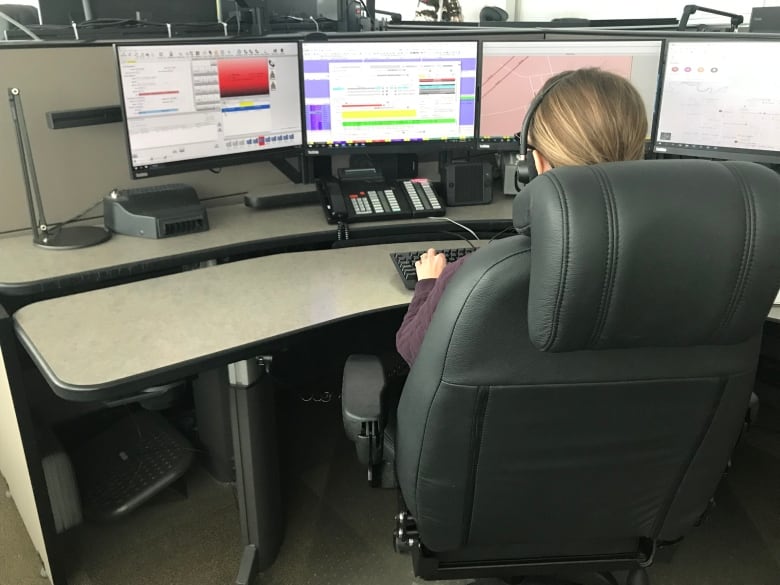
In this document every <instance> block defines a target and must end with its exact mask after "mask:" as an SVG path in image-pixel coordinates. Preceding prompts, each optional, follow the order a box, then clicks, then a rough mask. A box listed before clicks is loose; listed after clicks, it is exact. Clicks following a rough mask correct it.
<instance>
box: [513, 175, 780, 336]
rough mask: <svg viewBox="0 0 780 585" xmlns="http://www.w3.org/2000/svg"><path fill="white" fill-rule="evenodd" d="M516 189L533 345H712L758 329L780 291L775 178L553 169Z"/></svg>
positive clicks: (779, 179) (778, 184) (779, 182)
mask: <svg viewBox="0 0 780 585" xmlns="http://www.w3.org/2000/svg"><path fill="white" fill-rule="evenodd" d="M524 191H526V193H525V194H524V195H525V196H526V197H529V198H530V210H531V212H530V216H531V225H532V226H533V234H532V241H531V248H532V250H531V280H530V288H529V301H528V326H529V334H530V336H531V340H532V342H533V343H534V345H535V346H536V347H537V348H539V349H541V350H544V351H573V350H580V349H607V348H628V347H664V346H672V347H678V346H690V345H713V344H716V345H721V344H731V343H738V342H740V341H744V340H746V339H747V338H748V337H751V336H753V335H755V334H757V333H758V332H759V331H760V329H761V327H762V324H763V322H764V320H765V319H766V315H767V313H768V311H769V308H770V307H771V305H772V300H773V299H774V297H775V296H776V294H777V291H778V287H780V176H778V175H777V174H776V173H774V172H773V171H771V170H770V169H768V168H766V167H763V166H761V165H758V164H755V163H747V162H713V161H702V160H661V161H631V162H619V163H607V164H601V165H593V166H586V167H566V168H558V169H554V170H552V171H550V172H547V173H544V174H543V175H541V176H539V177H538V178H537V179H535V180H534V181H532V182H531V183H530V184H529V185H528V186H527V187H526V188H525V190H524ZM520 208H521V209H522V206H520ZM519 219H520V218H515V223H516V224H517V223H518V220H519Z"/></svg>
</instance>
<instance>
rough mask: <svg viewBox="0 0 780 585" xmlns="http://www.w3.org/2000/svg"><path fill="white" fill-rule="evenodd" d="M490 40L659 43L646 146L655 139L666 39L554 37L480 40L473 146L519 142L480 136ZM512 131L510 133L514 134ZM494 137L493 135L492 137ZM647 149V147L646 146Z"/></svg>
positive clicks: (499, 147)
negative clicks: (485, 68)
mask: <svg viewBox="0 0 780 585" xmlns="http://www.w3.org/2000/svg"><path fill="white" fill-rule="evenodd" d="M491 42H500V43H516V44H521V43H522V44H528V43H548V44H549V43H551V42H553V43H571V44H572V45H573V44H575V43H576V44H577V45H581V44H583V43H588V44H601V45H604V44H618V43H626V42H630V43H637V42H641V43H647V44H648V45H649V44H651V43H656V44H658V45H659V49H660V51H659V57H658V70H657V71H656V86H655V93H654V94H653V104H652V107H653V113H652V116H651V117H650V122H649V124H648V127H647V135H648V139H647V140H646V141H645V145H646V147H649V146H650V145H652V144H653V143H654V140H655V128H656V124H657V122H658V108H659V96H660V93H661V75H662V73H663V70H664V62H665V58H666V39H647V38H644V37H637V38H635V39H633V38H632V39H628V38H620V39H577V40H564V39H555V40H553V41H550V40H547V39H538V40H537V39H528V40H512V41H503V40H502V41H485V40H483V41H481V42H480V58H479V64H478V73H477V74H478V76H479V79H478V85H477V101H478V104H479V107H478V111H477V119H476V130H477V140H476V144H475V147H476V149H477V150H479V151H483V152H486V151H487V152H516V151H517V149H518V147H519V144H518V143H517V141H516V140H514V138H510V139H509V140H500V141H499V140H485V139H484V138H485V137H483V136H482V69H483V66H484V63H483V59H484V46H485V43H491ZM522 124H523V120H519V121H518V124H517V129H516V130H515V131H514V132H517V131H519V130H520V127H521V126H522ZM514 132H513V133H512V134H514ZM493 138H495V137H493ZM646 150H647V148H646Z"/></svg>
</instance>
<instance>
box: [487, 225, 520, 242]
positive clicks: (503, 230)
mask: <svg viewBox="0 0 780 585" xmlns="http://www.w3.org/2000/svg"><path fill="white" fill-rule="evenodd" d="M514 229H515V226H513V225H510V226H507V227H505V228H504V229H502V230H501V231H500V232H498V233H497V234H496V235H495V236H493V237H492V238H490V240H489V241H490V242H492V241H493V240H497V239H498V238H500V237H501V235H502V234H505V233H506V232H508V231H512V230H514Z"/></svg>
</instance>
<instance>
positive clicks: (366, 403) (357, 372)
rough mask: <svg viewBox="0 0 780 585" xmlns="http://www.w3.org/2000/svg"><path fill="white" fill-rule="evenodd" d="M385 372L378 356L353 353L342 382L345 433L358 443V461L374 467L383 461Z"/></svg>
mask: <svg viewBox="0 0 780 585" xmlns="http://www.w3.org/2000/svg"><path fill="white" fill-rule="evenodd" d="M385 383H386V379H385V372H384V368H383V367H382V362H381V361H380V360H379V357H378V356H375V355H364V354H354V355H351V356H349V357H348V358H347V361H346V363H345V364H344V378H343V381H342V384H341V417H342V420H343V422H344V432H345V433H346V434H347V437H348V438H349V440H350V441H352V442H353V443H355V450H356V451H357V456H358V460H359V461H360V462H361V463H362V464H363V465H367V466H368V478H369V483H371V482H372V481H373V469H374V467H375V466H376V465H377V464H379V463H380V462H381V460H382V436H383V431H384V429H383V427H384V421H385V419H386V417H385V416H384V413H383V412H382V393H383V392H384V389H385Z"/></svg>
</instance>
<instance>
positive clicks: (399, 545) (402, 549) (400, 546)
mask: <svg viewBox="0 0 780 585" xmlns="http://www.w3.org/2000/svg"><path fill="white" fill-rule="evenodd" d="M393 550H394V551H395V552H397V553H398V554H401V555H404V554H406V553H408V552H409V551H411V550H412V544H411V543H410V542H409V541H408V540H405V539H403V538H401V536H400V535H399V534H398V533H396V534H393Z"/></svg>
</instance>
